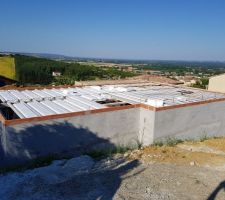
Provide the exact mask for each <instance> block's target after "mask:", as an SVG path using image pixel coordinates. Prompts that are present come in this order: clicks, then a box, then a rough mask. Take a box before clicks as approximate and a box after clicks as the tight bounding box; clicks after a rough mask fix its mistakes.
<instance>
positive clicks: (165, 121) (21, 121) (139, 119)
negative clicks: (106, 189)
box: [0, 84, 225, 167]
mask: <svg viewBox="0 0 225 200" xmlns="http://www.w3.org/2000/svg"><path fill="white" fill-rule="evenodd" d="M0 113H1V114H0V123H1V126H0V139H1V143H0V167H3V166H10V165H14V164H19V163H23V162H25V161H27V160H30V159H34V158H37V157H42V156H48V155H55V154H58V155H67V154H71V153H72V154H80V153H85V152H88V151H92V150H94V149H96V148H113V147H115V146H117V145H136V144H143V145H149V144H152V143H154V142H155V141H157V140H163V139H165V138H167V137H174V138H182V139H184V138H185V139H193V138H201V137H203V136H221V135H225V94H221V93H214V92H209V91H204V90H198V89H192V88H184V87H181V86H171V85H157V84H142V85H141V84H133V85H131V84H130V85H103V86H86V87H71V88H69V87H68V88H51V89H34V90H0Z"/></svg>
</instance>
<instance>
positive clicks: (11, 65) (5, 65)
mask: <svg viewBox="0 0 225 200" xmlns="http://www.w3.org/2000/svg"><path fill="white" fill-rule="evenodd" d="M0 76H2V77H6V78H9V79H13V80H15V78H16V69H15V59H14V58H13V57H11V56H4V57H1V56H0Z"/></svg>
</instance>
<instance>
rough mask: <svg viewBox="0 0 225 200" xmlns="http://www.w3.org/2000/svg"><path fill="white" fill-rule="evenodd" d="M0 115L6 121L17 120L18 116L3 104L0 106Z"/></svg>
mask: <svg viewBox="0 0 225 200" xmlns="http://www.w3.org/2000/svg"><path fill="white" fill-rule="evenodd" d="M0 113H1V115H2V116H3V117H4V118H5V119H6V120H12V119H19V116H18V115H17V114H16V113H15V112H14V111H13V110H12V109H11V108H10V107H9V106H8V105H5V104H0Z"/></svg>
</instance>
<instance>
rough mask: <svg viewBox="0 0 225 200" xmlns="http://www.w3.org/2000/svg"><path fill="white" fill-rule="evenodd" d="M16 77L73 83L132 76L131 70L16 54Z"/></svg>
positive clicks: (32, 81)
mask: <svg viewBox="0 0 225 200" xmlns="http://www.w3.org/2000/svg"><path fill="white" fill-rule="evenodd" d="M14 58H15V66H16V79H17V81H18V84H21V85H25V84H42V85H48V84H51V83H55V84H73V83H74V81H75V80H76V81H81V80H82V81H83V80H95V79H112V78H118V77H120V78H125V77H130V76H133V75H134V74H133V73H131V72H124V71H120V70H118V69H115V68H107V69H105V68H104V69H103V68H100V67H96V66H91V65H80V64H79V63H67V62H63V61H55V60H50V59H45V58H37V57H31V56H24V55H19V54H16V55H14ZM55 71H56V72H60V73H61V76H60V77H54V76H52V72H55Z"/></svg>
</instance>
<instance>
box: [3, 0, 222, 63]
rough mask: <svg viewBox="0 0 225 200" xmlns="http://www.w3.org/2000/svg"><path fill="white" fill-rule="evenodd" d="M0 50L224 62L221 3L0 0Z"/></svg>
mask: <svg viewBox="0 0 225 200" xmlns="http://www.w3.org/2000/svg"><path fill="white" fill-rule="evenodd" d="M0 10H1V12H0V19H1V27H0V51H23V52H39V53H57V54H64V55H70V56H81V57H99V58H124V59H162V60H223V61H225V0H36V1H35V0H10V1H9V0H0Z"/></svg>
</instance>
